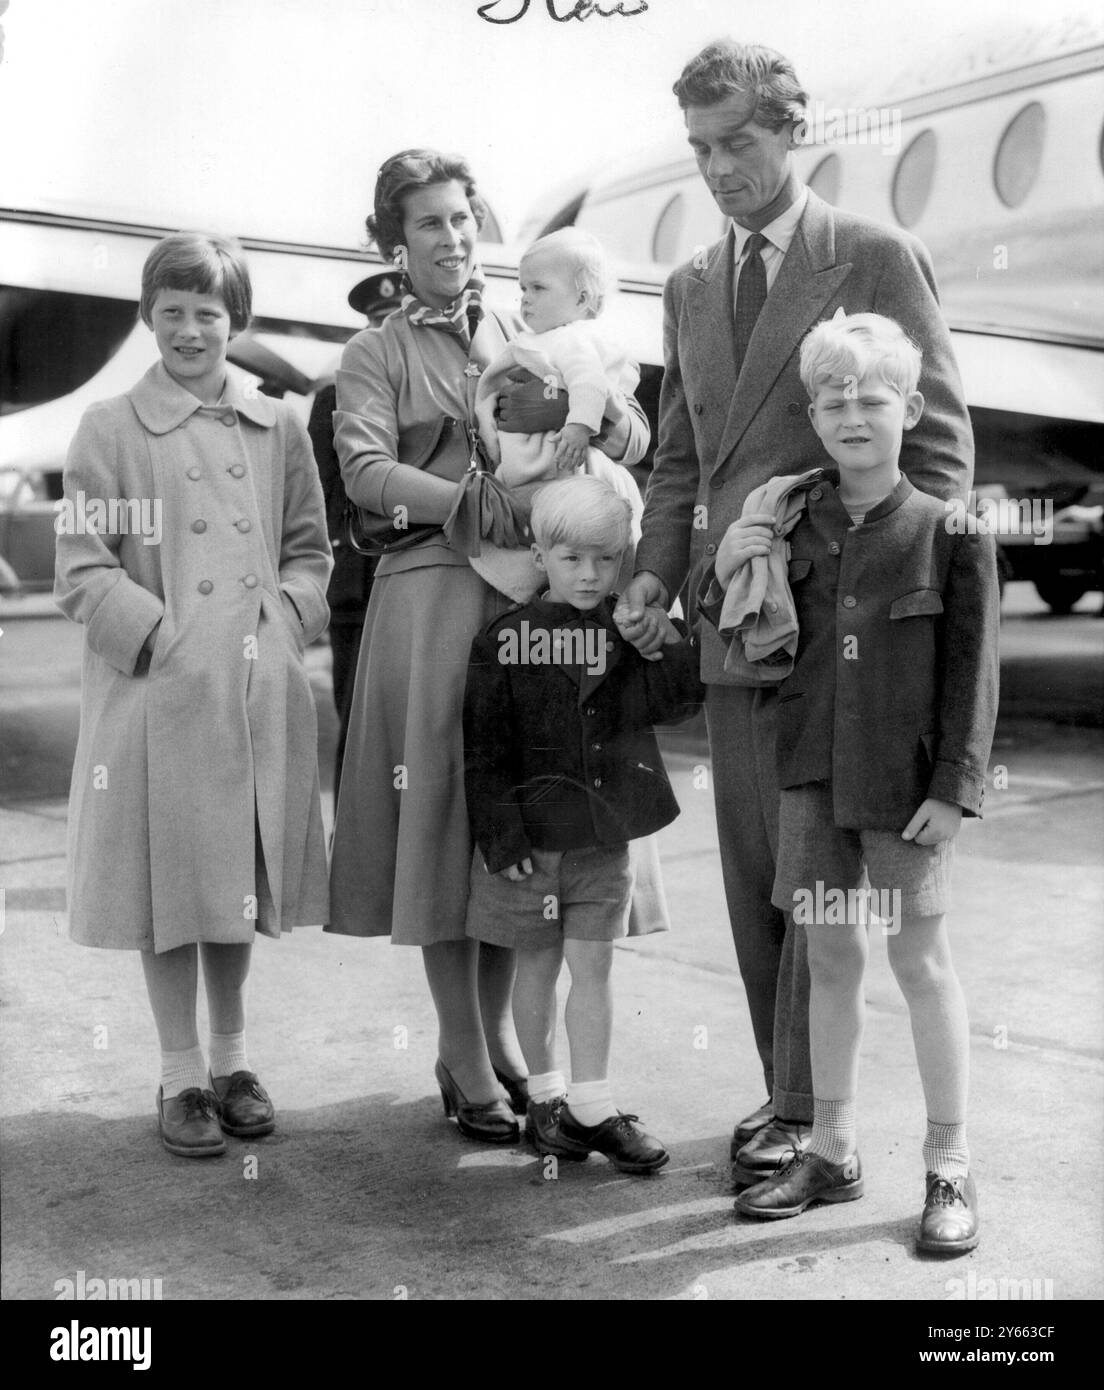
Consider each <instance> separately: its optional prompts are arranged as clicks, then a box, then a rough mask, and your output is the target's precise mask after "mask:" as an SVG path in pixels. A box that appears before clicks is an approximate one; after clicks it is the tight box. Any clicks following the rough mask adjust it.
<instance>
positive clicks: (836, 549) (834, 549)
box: [828, 541, 840, 555]
mask: <svg viewBox="0 0 1104 1390" xmlns="http://www.w3.org/2000/svg"><path fill="white" fill-rule="evenodd" d="M839 553H840V543H839V541H829V542H828V554H829V555H838V554H839Z"/></svg>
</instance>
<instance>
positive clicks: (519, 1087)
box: [492, 1067, 529, 1115]
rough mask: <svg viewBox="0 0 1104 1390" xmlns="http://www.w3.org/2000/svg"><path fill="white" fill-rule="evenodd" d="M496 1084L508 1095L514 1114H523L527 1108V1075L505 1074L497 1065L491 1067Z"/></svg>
mask: <svg viewBox="0 0 1104 1390" xmlns="http://www.w3.org/2000/svg"><path fill="white" fill-rule="evenodd" d="M492 1070H493V1072H494V1074H495V1077H496V1079H497V1081H498V1084H499V1085H500V1086H501V1087H502V1088H503V1089H504V1090H505V1092H506V1094H507V1095H508V1096H509V1097H510V1109H511V1110H512V1111H513V1112H514V1114H515V1115H524V1114H525V1112H526V1111H527V1110H528V1108H529V1087H528V1085H527V1082H528V1080H529V1078H528V1077H527V1076H507V1075H506V1073H505V1072H504V1071H499V1069H498V1068H497V1067H493V1068H492Z"/></svg>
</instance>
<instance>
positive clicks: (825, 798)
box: [771, 782, 954, 927]
mask: <svg viewBox="0 0 1104 1390" xmlns="http://www.w3.org/2000/svg"><path fill="white" fill-rule="evenodd" d="M832 814H833V813H832V788H831V787H830V786H829V785H828V784H827V783H824V782H818V783H814V784H810V785H809V786H805V787H790V788H787V789H786V790H784V791H783V792H782V798H781V803H780V808H779V821H778V863H777V868H776V870H775V877H774V892H773V893H772V895H771V902H773V903H774V905H775V907H780V908H782V909H783V910H784V911H786V912H793V911H794V910H795V907H798V906H802V907H805V908H808V909H810V910H811V911H810V913H809V915H808V916H807V919H806V920H807V921H810V922H815V921H819V922H825V923H827V924H828V925H832V924H833V923H838V924H840V925H842V924H843V923H844V922H845V921H846V922H853V921H854V920H855V916H856V914H857V913H858V914H861V913H862V912H863V911H866V913H867V917H866V918H861V917H860V921H863V922H865V921H869V920H870V916H871V915H873V916H877V917H880V918H882V919H886V920H889V921H890V922H891V923H894V924H895V925H896V926H897V927H899V926H900V918H901V917H936V916H941V915H942V914H943V913H945V912H946V911H947V910H948V908H949V907H950V904H951V866H952V865H953V863H954V841H953V840H944V841H943V842H942V843H941V844H938V845H918V844H916V842H915V841H910V840H902V839H901V836H900V835H899V834H898V833H897V832H895V831H892V830H841V829H840V828H839V826H837V825H836V824H835V822H834V820H833V818H832ZM864 868H865V870H866V880H867V881H864V878H863V869H864ZM867 886H868V887H869V890H870V891H869V896H867V897H866V898H865V908H864V906H863V903H864V899H863V896H862V895H863V893H864V890H865V889H866V887H867ZM845 912H846V913H847V916H846V917H845V916H844V915H842V914H844V913H845Z"/></svg>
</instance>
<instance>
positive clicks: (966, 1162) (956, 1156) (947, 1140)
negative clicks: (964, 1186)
mask: <svg viewBox="0 0 1104 1390" xmlns="http://www.w3.org/2000/svg"><path fill="white" fill-rule="evenodd" d="M924 1168H925V1170H926V1171H927V1172H929V1173H935V1174H937V1175H938V1176H939V1177H941V1178H946V1179H947V1181H948V1182H950V1181H952V1180H953V1179H954V1178H964V1177H965V1176H966V1174H967V1173H968V1172H969V1171H970V1148H969V1145H968V1144H967V1143H966V1125H965V1123H963V1124H960V1125H941V1124H938V1123H937V1122H936V1121H935V1120H929V1121H928V1132H927V1135H926V1137H925V1139H924Z"/></svg>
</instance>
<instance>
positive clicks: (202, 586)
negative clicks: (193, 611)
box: [196, 579, 215, 594]
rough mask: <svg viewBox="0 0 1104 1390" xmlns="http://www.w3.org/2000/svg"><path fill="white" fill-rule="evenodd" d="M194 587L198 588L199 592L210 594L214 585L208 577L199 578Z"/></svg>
mask: <svg viewBox="0 0 1104 1390" xmlns="http://www.w3.org/2000/svg"><path fill="white" fill-rule="evenodd" d="M196 588H197V589H198V590H199V592H200V593H201V594H210V593H213V592H214V588H215V586H214V585H213V584H212V583H211V581H210V580H209V579H201V580H200V581H199V583H198V584H197V585H196Z"/></svg>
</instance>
